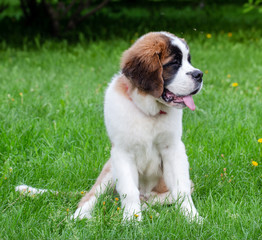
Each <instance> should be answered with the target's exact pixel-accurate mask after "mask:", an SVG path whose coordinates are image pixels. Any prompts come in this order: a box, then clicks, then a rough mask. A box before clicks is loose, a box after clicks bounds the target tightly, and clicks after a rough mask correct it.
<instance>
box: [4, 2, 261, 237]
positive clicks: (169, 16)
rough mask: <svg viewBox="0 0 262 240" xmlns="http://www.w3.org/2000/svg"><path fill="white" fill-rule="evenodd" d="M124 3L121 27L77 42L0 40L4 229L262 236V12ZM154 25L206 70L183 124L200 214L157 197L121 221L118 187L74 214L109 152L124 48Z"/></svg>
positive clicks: (25, 233)
mask: <svg viewBox="0 0 262 240" xmlns="http://www.w3.org/2000/svg"><path fill="white" fill-rule="evenodd" d="M123 11H124V13H122V12H117V13H114V12H113V11H112V12H107V13H109V14H111V15H110V18H108V19H111V18H113V19H114V18H115V19H117V20H119V19H123V22H118V24H119V27H118V28H117V29H114V27H115V28H116V25H114V27H113V26H110V24H111V22H109V23H108V25H105V31H104V32H103V31H102V30H101V29H100V30H98V31H97V32H90V35H88V32H86V31H82V32H81V33H78V34H77V35H74V36H73V37H72V38H73V40H72V38H71V39H70V38H69V39H59V40H50V39H49V38H48V37H44V36H42V35H41V34H35V35H34V34H32V35H29V34H28V35H27V34H25V35H19V34H18V33H14V35H13V36H16V39H18V40H19V41H17V42H16V41H7V40H3V38H2V39H1V43H0V79H1V80H0V81H1V84H0V202H1V205H0V213H1V214H0V239H203V240H206V239H262V229H261V226H262V220H261V213H260V209H261V204H262V191H261V190H262V171H261V169H262V168H261V166H262V156H261V152H262V143H259V142H258V139H260V138H262V128H261V119H262V110H261V99H262V93H261V89H262V77H261V76H262V68H261V61H260V60H261V58H262V52H261V51H259V49H260V47H261V45H262V40H261V39H262V38H261V36H262V31H261V29H262V28H261V26H260V24H261V23H259V22H258V21H257V19H259V17H261V16H260V15H259V14H258V13H255V12H253V13H252V14H251V13H248V14H247V15H244V16H243V15H241V12H242V8H241V7H232V6H231V7H220V8H216V11H214V9H213V8H210V9H206V10H205V11H202V10H194V11H193V10H192V9H189V8H183V9H179V10H175V9H174V8H173V9H172V8H161V9H159V11H160V12H162V11H163V13H164V16H165V17H163V15H161V16H160V15H152V14H151V13H156V10H152V11H151V10H150V11H147V10H145V9H141V8H135V9H134V8H130V9H129V11H128V10H127V9H123ZM97 17H98V16H97ZM99 17H101V18H102V20H105V19H107V18H106V13H104V12H103V13H101V15H99ZM222 17H223V18H222ZM95 19H97V18H93V20H92V21H95ZM149 19H151V20H150V21H149ZM219 19H220V20H219ZM160 20H162V21H161V22H160ZM207 20H208V21H207ZM112 21H113V20H112ZM133 21H134V22H135V23H133ZM124 23H128V24H129V25H127V27H126V28H124ZM215 23H216V24H215ZM92 24H95V22H92ZM92 24H91V25H92ZM161 26H162V27H161ZM183 26H184V27H183ZM107 28H108V29H109V30H108V31H106V30H107ZM88 29H89V30H90V29H92V27H91V28H89V26H88V27H87V28H83V30H88ZM150 30H169V31H171V32H173V33H175V34H176V35H178V36H181V37H184V38H185V39H186V40H187V41H188V44H189V46H190V49H191V55H192V62H193V64H194V66H196V67H199V68H200V69H201V70H203V71H204V73H205V75H204V88H203V90H202V91H201V93H200V94H199V95H197V96H195V97H194V99H195V103H196V106H197V109H196V111H195V112H191V111H190V110H189V109H185V111H184V125H183V128H184V135H183V141H184V143H185V145H186V149H187V154H188V156H189V161H190V167H191V170H190V175H191V178H192V180H193V182H194V183H195V191H194V193H193V199H194V202H195V204H196V207H197V209H198V210H199V213H200V215H201V216H203V217H204V218H205V221H204V224H203V225H198V224H195V223H189V222H188V221H187V220H186V219H185V218H184V217H183V215H181V214H180V213H179V211H178V209H176V208H175V207H174V206H154V207H152V206H150V207H149V209H148V210H147V211H145V212H144V213H143V215H144V219H143V221H142V222H141V223H135V222H131V223H128V224H123V223H122V212H121V209H120V210H117V207H119V206H120V203H118V202H116V201H115V199H114V197H115V196H114V195H113V194H112V193H111V192H109V193H108V194H105V195H103V196H101V198H100V199H99V202H98V204H97V206H96V209H95V212H94V218H93V219H91V220H83V221H78V222H73V221H72V220H70V216H71V215H72V214H73V213H74V211H75V210H76V206H77V203H78V201H79V200H80V198H81V194H80V192H81V191H86V190H88V189H89V188H90V187H91V186H92V184H93V183H94V181H95V179H96V177H97V176H98V174H99V172H100V171H101V169H102V166H103V164H104V163H105V162H106V161H107V159H108V158H109V155H110V142H109V139H108V137H107V134H106V130H105V127H104V123H103V97H104V91H105V89H106V87H107V84H108V82H109V81H110V79H111V77H112V76H113V74H115V73H116V72H117V71H118V70H119V60H120V56H121V53H122V52H123V51H124V50H125V49H127V48H128V47H129V46H130V44H131V43H132V42H133V41H134V40H136V39H137V38H138V37H139V36H140V34H141V33H144V32H147V31H150ZM111 31H112V32H111ZM15 34H16V35H15ZM29 36H31V37H29ZM106 36H108V38H106ZM233 83H237V84H233ZM237 85H238V86H237ZM252 161H256V162H257V163H258V166H254V165H252ZM23 183H24V184H28V185H32V186H35V187H39V188H48V189H53V190H58V191H60V192H61V193H60V194H59V195H58V196H56V195H53V194H52V193H46V194H44V195H42V196H35V197H29V196H24V195H20V194H19V193H17V192H15V190H14V189H15V186H16V185H18V184H23ZM78 193H79V194H78ZM103 202H105V204H103ZM151 216H152V218H151Z"/></svg>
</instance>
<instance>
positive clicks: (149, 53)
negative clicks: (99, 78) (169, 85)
mask: <svg viewBox="0 0 262 240" xmlns="http://www.w3.org/2000/svg"><path fill="white" fill-rule="evenodd" d="M165 50H166V41H165V39H164V38H161V37H159V36H158V37H155V36H154V38H152V37H144V38H142V39H139V40H138V41H137V42H136V43H134V45H133V46H131V47H130V48H129V49H128V50H126V51H125V52H124V54H123V56H122V63H121V68H122V72H123V74H124V75H125V76H126V77H127V78H128V79H129V80H130V81H131V83H132V84H133V85H134V87H137V88H138V89H139V90H140V91H142V92H144V93H148V94H151V95H152V96H154V97H156V98H159V97H160V96H161V95H162V93H163V91H164V80H163V77H162V72H163V67H162V64H161V57H162V56H163V52H164V51H165Z"/></svg>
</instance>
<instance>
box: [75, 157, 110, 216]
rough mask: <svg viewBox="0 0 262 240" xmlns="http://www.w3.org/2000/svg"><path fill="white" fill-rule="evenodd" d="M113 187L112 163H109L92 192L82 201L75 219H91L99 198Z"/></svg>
mask: <svg viewBox="0 0 262 240" xmlns="http://www.w3.org/2000/svg"><path fill="white" fill-rule="evenodd" d="M110 186H111V187H112V186H113V178H112V171H111V161H110V159H109V160H108V161H107V163H106V164H105V166H104V167H103V169H102V172H101V173H100V175H99V177H98V178H97V180H96V182H95V184H94V186H93V187H92V188H91V190H90V191H89V192H88V193H87V194H86V195H85V196H84V197H83V198H82V199H81V201H80V202H79V204H78V208H77V210H76V211H75V213H74V215H73V216H72V218H73V219H77V218H78V219H83V218H91V213H92V210H93V208H94V206H95V204H96V202H97V198H98V197H99V196H100V195H101V194H103V193H104V192H105V190H106V189H107V187H110Z"/></svg>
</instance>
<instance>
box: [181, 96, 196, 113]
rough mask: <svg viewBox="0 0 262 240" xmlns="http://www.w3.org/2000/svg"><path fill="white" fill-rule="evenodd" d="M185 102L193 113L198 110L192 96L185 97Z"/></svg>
mask: <svg viewBox="0 0 262 240" xmlns="http://www.w3.org/2000/svg"><path fill="white" fill-rule="evenodd" d="M183 101H184V103H185V104H186V105H187V107H189V108H190V109H191V110H192V111H194V110H195V109H196V105H195V103H194V100H193V98H192V96H191V95H189V96H186V97H183Z"/></svg>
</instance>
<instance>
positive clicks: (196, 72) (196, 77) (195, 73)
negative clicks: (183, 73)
mask: <svg viewBox="0 0 262 240" xmlns="http://www.w3.org/2000/svg"><path fill="white" fill-rule="evenodd" d="M191 75H192V77H193V78H194V80H196V81H198V82H200V83H201V82H202V77H203V73H202V72H201V71H200V70H194V71H193V72H192V73H191Z"/></svg>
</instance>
